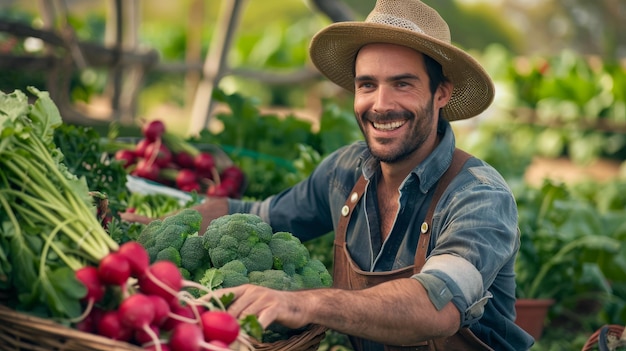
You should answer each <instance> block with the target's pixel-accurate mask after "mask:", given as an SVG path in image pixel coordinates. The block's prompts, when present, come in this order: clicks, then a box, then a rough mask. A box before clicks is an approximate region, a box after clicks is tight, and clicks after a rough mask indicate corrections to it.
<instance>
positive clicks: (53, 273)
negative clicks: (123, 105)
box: [0, 88, 332, 351]
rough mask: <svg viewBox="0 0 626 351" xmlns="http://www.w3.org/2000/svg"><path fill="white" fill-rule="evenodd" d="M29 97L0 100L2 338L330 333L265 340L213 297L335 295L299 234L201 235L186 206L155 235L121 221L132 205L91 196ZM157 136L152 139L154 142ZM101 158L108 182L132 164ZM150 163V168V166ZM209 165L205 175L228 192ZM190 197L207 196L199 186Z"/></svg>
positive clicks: (156, 227) (40, 97)
mask: <svg viewBox="0 0 626 351" xmlns="http://www.w3.org/2000/svg"><path fill="white" fill-rule="evenodd" d="M29 93H30V94H32V95H33V96H34V97H35V102H34V103H31V102H30V100H29V97H28V96H27V95H26V94H25V93H24V92H21V91H19V90H16V91H14V92H13V93H11V94H2V95H0V128H1V129H0V135H2V138H1V139H0V140H1V141H0V181H1V182H2V185H3V186H2V188H1V190H0V208H2V211H1V212H0V224H1V225H0V319H3V321H4V322H3V323H2V324H3V325H5V326H11V327H10V328H6V327H3V328H0V336H1V337H2V339H3V340H4V341H5V342H7V343H8V344H13V345H14V346H15V347H17V348H19V349H24V350H31V349H32V350H36V349H41V348H44V349H47V348H55V349H59V345H61V346H62V347H61V348H60V349H64V350H66V349H81V350H106V349H111V348H115V349H121V350H134V349H146V350H159V351H161V350H174V351H176V350H181V351H182V350H252V349H257V348H259V347H262V348H265V349H273V348H274V347H290V346H292V344H293V345H296V344H297V345H299V346H298V347H305V348H306V347H317V345H318V344H319V342H320V341H321V339H322V338H323V337H324V335H325V332H326V330H325V329H324V328H322V327H319V326H313V325H311V326H307V327H305V328H302V329H299V330H290V329H287V328H284V327H281V326H270V327H269V328H267V329H266V330H262V329H261V327H260V324H259V323H258V321H256V318H255V317H254V316H248V317H246V318H244V319H243V320H236V319H235V318H234V317H232V316H231V315H230V314H228V313H227V312H225V309H226V307H227V305H228V303H229V302H230V300H231V299H232V296H222V297H218V295H217V294H215V291H216V289H219V288H221V287H226V286H234V285H238V284H243V283H252V284H259V285H264V286H269V287H273V288H276V289H283V290H293V289H302V288H317V287H324V286H326V287H327V286H330V285H331V284H332V278H331V276H330V274H329V272H328V270H327V269H326V267H325V265H324V264H323V263H322V262H321V261H320V260H318V259H316V258H313V257H311V256H310V254H309V251H308V249H307V247H305V246H304V245H303V244H302V243H301V242H300V241H299V240H298V239H297V238H295V237H294V236H293V235H292V234H291V233H286V232H278V233H273V231H272V228H271V227H270V226H269V225H268V224H266V223H264V222H263V221H261V219H260V218H259V217H256V216H254V215H244V214H238V215H228V216H224V217H221V218H218V219H217V220H215V221H213V222H212V223H211V225H209V228H208V229H207V231H206V233H200V232H199V230H200V223H201V216H200V214H199V213H198V212H197V211H195V210H192V209H183V210H181V211H179V212H177V213H176V214H174V215H172V216H169V217H167V218H165V219H162V220H161V219H156V220H154V221H153V222H151V223H150V224H147V225H141V224H128V223H122V222H121V221H119V219H118V216H117V215H118V213H119V212H118V211H120V210H125V209H127V207H128V203H129V202H128V199H129V195H128V194H107V192H106V191H104V192H103V191H102V190H104V189H95V190H94V189H91V188H90V185H92V184H95V183H97V181H93V180H92V177H94V174H91V175H90V178H89V179H90V181H89V182H88V181H87V177H85V176H84V175H82V176H78V175H77V174H75V173H73V172H72V171H71V169H70V168H68V166H67V165H66V164H65V163H64V161H65V155H64V153H63V151H62V149H61V148H59V147H58V146H57V144H56V142H55V132H56V131H57V130H60V129H61V128H62V125H63V123H62V119H61V116H60V115H59V112H58V110H57V109H56V106H55V105H54V103H53V102H52V100H51V99H50V97H49V95H48V94H47V93H46V92H42V91H39V90H37V89H35V88H30V89H29ZM163 132H164V130H159V131H158V133H157V134H152V137H153V140H151V141H152V142H156V143H160V142H161V140H162V139H161V136H162V134H163ZM65 133H68V134H71V135H77V134H80V132H77V131H76V130H71V129H70V130H66V131H65ZM58 136H59V134H56V137H57V138H56V140H57V141H59V139H58ZM169 140H170V142H171V139H169ZM177 142H178V143H179V144H178V145H182V144H184V145H186V149H185V150H186V151H187V152H190V153H193V152H194V150H193V148H190V147H189V146H190V145H187V144H186V143H185V142H184V141H182V140H178V141H177ZM94 148H97V147H96V146H95V145H94ZM181 150H182V149H181ZM92 152H94V150H92ZM195 153H196V154H197V155H200V154H202V152H200V151H195ZM107 154H108V153H107V152H104V153H101V155H100V156H101V157H102V158H100V159H99V162H101V163H103V164H107V165H109V166H111V167H112V169H117V170H118V172H117V177H118V178H121V179H122V180H120V179H113V178H115V172H112V173H111V172H110V174H108V182H110V183H112V184H118V183H119V182H122V183H123V182H124V180H123V179H126V176H127V172H129V171H128V170H127V169H125V168H124V167H125V166H126V167H128V166H129V165H128V164H124V162H123V161H124V160H119V159H116V158H115V157H114V156H111V157H109V158H106V157H105V156H106V155H107ZM154 155H155V154H152V156H150V157H149V158H147V159H146V160H149V162H155V159H156V156H154ZM87 158H88V157H87ZM164 165H167V164H164ZM79 166H81V167H82V166H85V165H84V164H81V165H79ZM212 167H213V168H212V169H211V170H212V172H213V173H212V174H204V176H205V177H208V176H213V177H215V178H213V179H212V180H213V184H216V183H217V184H219V183H218V182H219V180H218V179H217V178H218V177H221V178H222V180H223V182H226V180H227V179H228V177H227V176H226V175H225V173H222V174H221V175H220V174H219V173H217V172H216V168H214V167H215V166H214V165H212ZM87 168H88V170H90V171H93V170H94V169H93V168H91V167H87ZM228 169H230V170H231V171H230V172H232V169H233V168H232V166H230V168H228ZM231 174H232V175H233V177H237V178H234V179H237V180H242V178H241V176H242V174H241V173H239V172H237V173H236V172H232V173H231ZM95 178H98V176H97V174H96V175H95ZM155 180H156V179H155ZM105 190H107V191H108V190H110V188H107V189H105ZM116 190H119V189H116ZM184 190H187V191H191V192H192V193H193V195H194V197H195V198H196V199H199V198H200V195H198V194H197V193H198V190H199V189H198V188H194V189H184ZM184 190H181V191H184ZM205 191H208V189H207V190H205ZM231 194H234V193H229V195H231ZM109 195H110V199H111V200H112V201H111V202H110V203H111V206H108V204H109V201H108V200H109ZM24 328H31V330H30V332H29V333H26V334H25V333H24V330H25V329H24ZM18 345H19V346H18ZM53 345H55V346H53ZM285 345H286V346H285ZM307 345H308V346H307Z"/></svg>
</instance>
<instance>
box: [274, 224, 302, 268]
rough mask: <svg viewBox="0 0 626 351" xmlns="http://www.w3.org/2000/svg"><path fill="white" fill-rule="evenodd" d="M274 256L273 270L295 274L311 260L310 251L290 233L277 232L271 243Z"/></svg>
mask: <svg viewBox="0 0 626 351" xmlns="http://www.w3.org/2000/svg"><path fill="white" fill-rule="evenodd" d="M269 247H270V250H272V255H273V266H272V268H274V269H278V270H283V271H285V272H287V273H288V274H295V272H296V270H298V269H301V268H302V267H304V266H306V264H307V263H308V262H309V260H310V254H309V250H308V249H307V247H306V246H304V244H302V242H301V241H300V239H298V238H296V237H295V236H293V235H292V234H291V233H288V232H277V233H275V234H274V235H272V239H271V240H270V243H269Z"/></svg>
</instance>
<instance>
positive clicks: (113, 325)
mask: <svg viewBox="0 0 626 351" xmlns="http://www.w3.org/2000/svg"><path fill="white" fill-rule="evenodd" d="M97 330H98V335H102V336H106V337H107V338H111V339H113V340H121V341H129V340H130V338H131V337H132V330H131V329H128V328H124V327H123V326H122V323H121V321H120V318H119V316H118V314H117V311H106V312H105V313H104V315H103V316H102V318H100V321H99V322H98V326H97Z"/></svg>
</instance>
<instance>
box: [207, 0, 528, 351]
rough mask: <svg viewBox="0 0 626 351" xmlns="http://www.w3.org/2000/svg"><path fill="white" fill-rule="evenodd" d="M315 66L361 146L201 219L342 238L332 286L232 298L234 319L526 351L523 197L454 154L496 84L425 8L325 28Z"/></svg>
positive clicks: (370, 343)
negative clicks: (350, 106) (249, 221)
mask: <svg viewBox="0 0 626 351" xmlns="http://www.w3.org/2000/svg"><path fill="white" fill-rule="evenodd" d="M310 55H311V59H312V61H313V63H314V64H315V65H316V67H317V68H318V69H319V70H320V71H321V72H322V73H323V74H324V75H325V76H326V77H327V78H328V79H330V80H331V81H333V82H335V83H336V84H338V85H339V86H341V87H343V88H345V89H346V90H349V91H351V92H354V113H355V117H356V119H357V121H358V124H359V127H360V128H361V131H362V133H363V135H364V137H365V140H364V141H359V142H356V143H354V144H351V145H347V146H345V147H343V148H341V149H339V150H337V151H336V152H334V153H332V154H330V155H329V156H328V157H327V158H325V159H324V161H323V162H322V163H321V164H320V165H319V166H318V167H317V169H316V170H315V171H314V172H313V173H312V174H311V175H310V176H309V177H308V178H307V179H306V180H304V181H302V182H301V183H299V184H297V185H295V186H294V187H292V188H290V189H287V190H285V191H283V192H281V193H280V194H277V195H275V196H272V197H270V198H268V199H265V200H264V201H258V202H248V201H242V200H234V199H229V200H224V199H209V200H207V201H206V202H204V203H203V204H201V205H199V206H198V207H197V208H198V209H199V210H200V211H201V212H202V213H203V215H204V220H205V225H206V224H207V223H208V222H209V221H210V220H211V219H213V218H216V217H219V216H221V215H224V214H227V213H237V212H244V213H254V214H257V215H259V216H260V217H261V218H263V219H264V220H265V221H266V222H267V223H269V224H270V225H271V226H272V228H273V229H274V230H275V231H288V232H291V233H293V234H294V235H295V236H297V237H299V238H300V239H301V240H302V241H306V240H309V239H313V238H316V237H318V236H321V235H324V234H326V233H328V232H330V231H334V233H335V246H334V265H333V280H334V284H333V288H330V289H315V290H304V291H291V292H287V291H276V290H271V289H267V288H263V287H259V286H254V285H243V286H239V287H235V288H229V289H222V290H221V291H222V293H224V294H226V293H234V295H235V300H234V302H233V303H232V305H231V306H230V307H229V312H230V313H232V314H233V315H235V316H238V317H243V316H245V315H249V314H254V315H256V316H257V317H258V319H259V321H260V322H261V324H262V325H264V326H268V325H269V324H271V323H274V322H276V323H280V324H283V325H285V326H287V327H292V328H297V327H302V326H304V325H307V324H309V323H315V324H321V325H324V326H326V327H328V328H330V329H334V330H337V331H339V332H341V333H344V334H347V335H349V336H350V340H351V342H352V345H353V347H354V349H355V350H358V351H361V350H446V351H454V350H465V351H467V350H499V351H500V350H527V349H529V348H530V346H531V345H532V343H533V340H532V338H531V337H530V336H529V335H528V334H527V333H526V332H524V331H523V330H522V329H521V328H519V327H518V326H517V325H515V323H514V320H515V307H514V306H515V274H514V264H515V257H516V254H517V251H518V249H519V239H520V238H519V232H518V227H517V208H516V202H515V199H514V198H513V195H512V194H511V191H510V189H509V188H508V186H507V184H506V182H505V181H504V179H503V178H502V177H501V176H500V174H499V173H498V172H497V171H496V170H495V169H493V168H492V167H491V166H489V165H488V164H486V163H485V162H483V161H481V160H479V159H477V158H475V157H472V156H470V155H468V154H467V153H465V152H463V151H461V150H458V149H457V148H456V146H455V138H454V134H453V131H452V128H451V126H450V122H451V121H455V120H460V119H466V118H471V117H474V116H476V115H478V114H480V113H481V112H482V111H484V110H485V109H486V108H487V107H488V106H489V105H490V104H491V102H492V100H493V96H494V88H493V83H492V81H491V79H490V77H489V76H488V75H487V73H486V72H485V71H484V69H483V68H482V67H481V66H480V65H479V64H478V62H477V61H475V60H474V59H473V58H472V57H471V56H470V55H468V54H467V53H465V52H464V51H462V50H460V49H458V48H457V47H455V46H454V45H452V44H451V40H450V32H449V29H448V25H447V24H446V22H445V21H444V20H443V19H442V18H441V17H440V16H439V14H438V13H437V12H436V11H435V10H433V9H432V8H430V7H428V6H427V5H425V4H424V3H422V2H421V1H417V0H378V2H377V3H376V6H375V8H374V9H373V11H372V12H371V13H370V15H369V16H368V17H367V19H366V20H365V21H364V22H340V23H335V24H332V25H330V26H328V27H326V28H324V29H322V30H321V31H320V32H319V33H318V34H317V35H316V36H315V37H314V38H313V40H312V42H311V46H310Z"/></svg>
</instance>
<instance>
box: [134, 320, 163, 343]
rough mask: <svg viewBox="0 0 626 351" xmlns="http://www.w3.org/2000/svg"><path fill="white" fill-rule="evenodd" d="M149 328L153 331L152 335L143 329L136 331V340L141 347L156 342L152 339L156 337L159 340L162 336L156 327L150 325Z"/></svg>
mask: <svg viewBox="0 0 626 351" xmlns="http://www.w3.org/2000/svg"><path fill="white" fill-rule="evenodd" d="M148 328H150V330H151V331H152V334H150V333H148V332H146V331H145V330H143V329H138V330H135V333H134V340H135V341H136V342H137V343H139V344H140V345H141V344H147V343H152V342H154V339H152V337H153V336H156V337H157V339H158V338H159V335H160V329H159V327H157V326H156V325H150V326H148Z"/></svg>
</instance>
